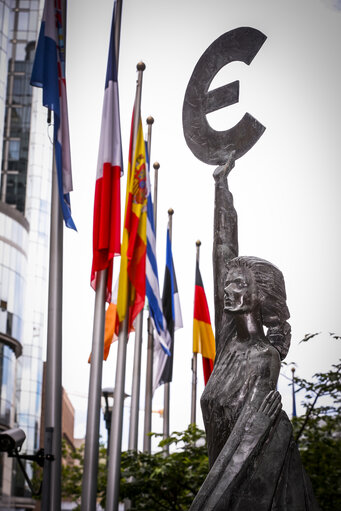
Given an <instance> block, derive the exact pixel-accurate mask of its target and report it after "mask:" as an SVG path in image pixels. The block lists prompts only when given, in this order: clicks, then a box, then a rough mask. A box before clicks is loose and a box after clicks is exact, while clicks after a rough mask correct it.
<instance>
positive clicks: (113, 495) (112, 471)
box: [105, 62, 146, 511]
mask: <svg viewBox="0 0 341 511" xmlns="http://www.w3.org/2000/svg"><path fill="white" fill-rule="evenodd" d="M145 67H146V66H145V64H144V63H143V62H139V63H138V64H137V66H136V68H137V71H138V78H137V85H136V101H135V107H134V126H133V141H132V147H133V148H134V147H135V142H136V138H137V131H138V125H139V119H140V105H141V93H142V76H143V71H144V70H145ZM128 287H129V285H128ZM129 294H130V293H129V289H128V293H127V300H129ZM128 319H129V307H128V302H127V307H126V315H125V317H124V320H123V321H122V323H121V324H120V328H119V334H118V348H117V361H116V378H115V399H114V406H113V411H112V416H111V428H110V443H109V459H108V477H107V494H106V507H105V509H106V511H117V510H118V503H119V493H120V468H121V446H122V427H123V404H124V384H125V372H126V354H127V341H128Z"/></svg>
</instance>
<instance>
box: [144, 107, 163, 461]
mask: <svg viewBox="0 0 341 511" xmlns="http://www.w3.org/2000/svg"><path fill="white" fill-rule="evenodd" d="M153 123H154V119H153V117H151V116H149V117H148V118H147V124H148V154H149V158H150V154H151V139H152V125H153ZM153 167H154V169H158V168H159V167H160V165H159V164H158V163H157V162H156V163H154V165H153ZM155 178H156V179H157V170H155V176H154V211H153V213H154V215H153V216H154V229H155V237H156V214H157V209H156V203H155V197H156V194H157V184H156V186H155ZM156 183H157V181H156ZM147 328H148V346H147V366H146V390H145V405H144V433H143V450H144V452H148V453H150V452H151V437H150V435H149V433H150V432H151V430H152V400H153V354H154V338H153V326H152V322H151V319H150V314H149V317H148V327H147Z"/></svg>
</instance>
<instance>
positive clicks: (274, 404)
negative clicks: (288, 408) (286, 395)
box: [267, 393, 282, 417]
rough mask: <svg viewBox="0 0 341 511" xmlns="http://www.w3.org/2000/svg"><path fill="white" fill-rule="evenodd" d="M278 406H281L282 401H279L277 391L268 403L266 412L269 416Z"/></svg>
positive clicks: (279, 397)
mask: <svg viewBox="0 0 341 511" xmlns="http://www.w3.org/2000/svg"><path fill="white" fill-rule="evenodd" d="M278 406H279V407H280V408H281V407H282V401H281V396H280V394H279V393H278V394H277V395H276V396H275V397H274V400H273V401H272V403H270V406H269V408H268V411H267V414H268V415H269V416H270V417H271V416H272V415H275V413H274V412H275V410H276V409H277V408H278Z"/></svg>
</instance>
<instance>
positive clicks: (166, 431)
mask: <svg viewBox="0 0 341 511" xmlns="http://www.w3.org/2000/svg"><path fill="white" fill-rule="evenodd" d="M173 214H174V210H173V209H172V208H170V209H169V210H168V225H169V239H170V242H171V243H172V217H173ZM163 401H164V405H163V438H168V437H169V408H170V384H169V383H165V384H164V397H163ZM164 452H165V453H166V454H169V446H168V445H166V446H165V447H164Z"/></svg>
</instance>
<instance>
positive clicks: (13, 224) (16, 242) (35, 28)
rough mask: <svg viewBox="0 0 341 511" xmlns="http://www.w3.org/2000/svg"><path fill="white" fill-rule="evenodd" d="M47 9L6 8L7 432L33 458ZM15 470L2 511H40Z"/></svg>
mask: <svg viewBox="0 0 341 511" xmlns="http://www.w3.org/2000/svg"><path fill="white" fill-rule="evenodd" d="M42 7H43V0H0V137H1V141H0V142H1V145H0V161H1V185H0V428H1V429H2V430H4V429H7V428H9V427H17V426H18V427H20V428H22V429H23V430H24V431H25V433H26V440H25V442H24V444H23V448H22V451H23V452H25V451H26V452H27V453H29V454H32V453H33V452H35V451H37V449H38V448H39V433H40V432H39V428H40V410H41V394H42V371H43V349H44V346H45V341H46V324H47V297H48V262H49V226H50V201H51V167H52V145H51V143H50V141H49V137H48V130H49V129H51V130H52V128H51V127H50V128H48V126H47V119H46V115H47V112H46V109H45V108H43V107H42V106H41V105H42V98H41V90H40V89H37V88H33V87H31V86H30V84H29V81H30V76H31V70H32V63H33V58H34V50H35V44H36V41H37V38H38V32H39V28H40V19H41V12H42ZM51 133H52V131H51ZM9 465H10V463H9V460H8V458H6V456H4V455H1V462H0V510H1V509H19V508H20V509H33V507H34V504H33V501H31V499H30V492H29V491H28V490H27V489H26V487H25V485H24V484H23V479H22V477H21V474H20V473H19V472H17V471H16V470H13V471H12V470H11V467H10V466H9ZM11 472H13V475H12V474H11Z"/></svg>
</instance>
